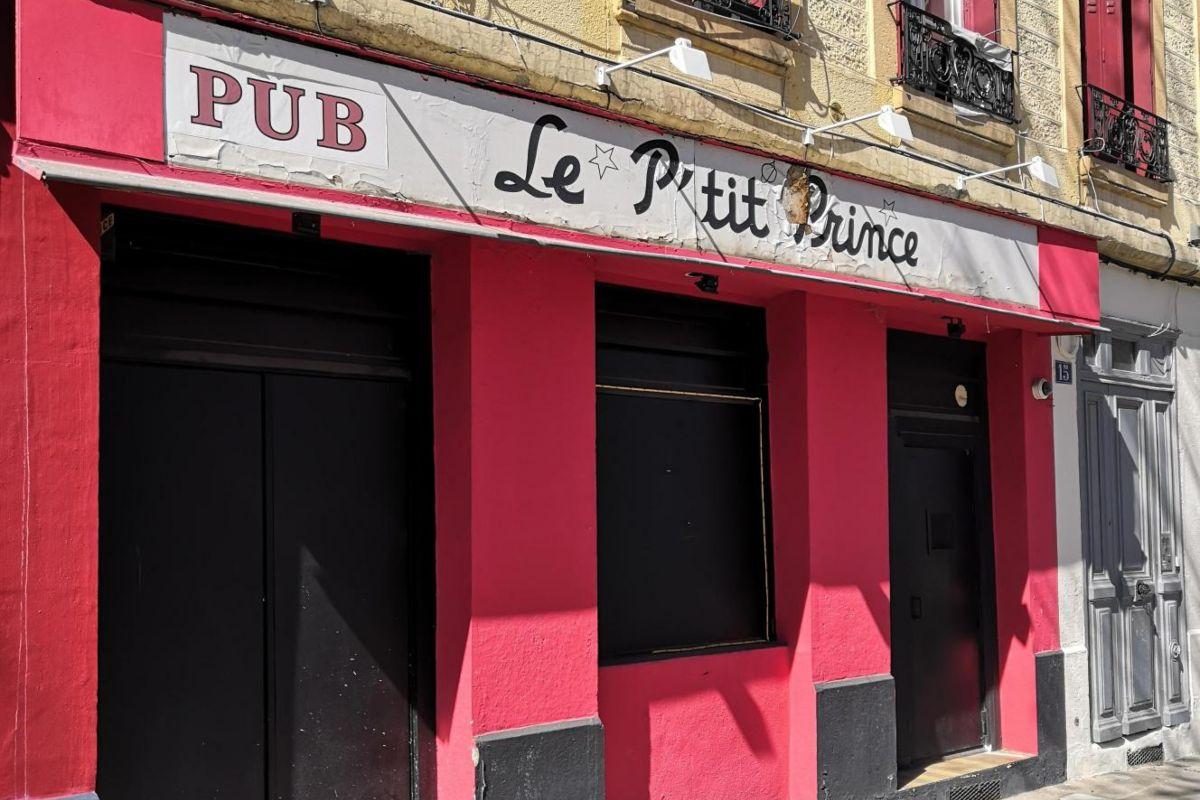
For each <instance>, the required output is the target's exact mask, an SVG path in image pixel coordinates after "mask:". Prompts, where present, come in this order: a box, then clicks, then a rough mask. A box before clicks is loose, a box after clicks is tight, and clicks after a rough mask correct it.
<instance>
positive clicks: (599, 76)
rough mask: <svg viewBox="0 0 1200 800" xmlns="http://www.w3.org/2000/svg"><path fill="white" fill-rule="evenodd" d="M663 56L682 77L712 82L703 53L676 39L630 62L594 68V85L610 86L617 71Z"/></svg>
mask: <svg viewBox="0 0 1200 800" xmlns="http://www.w3.org/2000/svg"><path fill="white" fill-rule="evenodd" d="M663 55H665V56H667V57H668V58H670V59H671V65H672V66H674V67H675V69H677V70H679V71H680V72H682V73H683V74H684V75H687V76H688V77H691V78H699V79H700V80H702V81H711V80H712V72H711V71H710V70H709V69H708V56H707V55H705V54H704V51H703V50H697V49H696V48H694V47H692V42H691V40H690V39H676V40H675V44H673V45H671V46H670V47H664V48H663V49H662V50H655V51H654V52H653V53H646V55H644V56H639V57H637V58H635V59H633V60H632V61H624V62H622V63H620V64H613V65H612V66H611V67H603V66H601V67H596V84H597V85H598V86H611V85H612V80H611V79H610V78H609V76H610V75H612V73H614V72H616V71H617V70H619V69H625V68H626V67H632V66H633V65H634V64H640V63H642V62H643V61H649V60H650V59H652V58H658V57H659V56H663Z"/></svg>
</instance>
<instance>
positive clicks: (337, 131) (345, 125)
mask: <svg viewBox="0 0 1200 800" xmlns="http://www.w3.org/2000/svg"><path fill="white" fill-rule="evenodd" d="M317 99H318V100H320V101H321V120H322V129H321V130H322V133H321V138H320V139H318V140H317V145H318V146H319V147H328V148H331V149H333V150H345V151H348V152H358V151H359V150H362V149H363V148H364V147H366V146H367V134H366V132H365V131H363V129H362V128H361V127H360V126H359V124H358V123H360V122H362V120H363V109H362V106H360V105H359V104H358V103H356V102H354V101H353V100H351V99H349V98H347V97H337V96H335V95H331V94H323V93H322V92H317ZM343 129H345V130H346V131H347V132H348V133H349V134H350V141H348V142H343V141H341V138H342V134H341V132H342V130H343Z"/></svg>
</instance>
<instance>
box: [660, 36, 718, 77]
mask: <svg viewBox="0 0 1200 800" xmlns="http://www.w3.org/2000/svg"><path fill="white" fill-rule="evenodd" d="M669 56H670V58H671V63H672V64H673V65H674V66H675V69H677V70H679V71H680V72H682V73H683V74H684V75H687V76H689V77H692V78H699V79H700V80H702V81H711V80H712V72H711V71H709V69H708V56H706V55H705V54H704V51H703V50H697V49H696V48H694V47H692V43H691V42H690V41H688V40H687V39H676V40H675V44H674V45H672V46H671V49H670V52H669Z"/></svg>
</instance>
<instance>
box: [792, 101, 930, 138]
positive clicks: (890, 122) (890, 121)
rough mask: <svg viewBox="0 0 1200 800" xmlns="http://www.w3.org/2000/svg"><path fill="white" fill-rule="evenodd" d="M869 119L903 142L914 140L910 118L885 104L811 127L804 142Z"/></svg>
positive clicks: (805, 135)
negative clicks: (868, 111) (848, 117)
mask: <svg viewBox="0 0 1200 800" xmlns="http://www.w3.org/2000/svg"><path fill="white" fill-rule="evenodd" d="M869 119H873V120H876V122H877V123H878V124H879V127H880V128H883V131H884V133H886V134H888V135H889V136H894V137H896V138H897V139H899V140H900V141H902V142H911V141H912V140H913V132H912V127H911V126H910V125H909V124H908V120H907V119H906V118H905V116H904V115H903V114H899V113H897V112H896V109H894V108H892V107H891V106H884V107H883V108H881V109H879V110H878V111H872V112H871V113H870V114H863V115H862V116H861V117H852V118H851V119H844V120H842V121H841V122H835V123H833V124H832V125H825V126H824V127H821V128H810V129H808V130H806V131H805V132H804V144H805V145H810V144H812V143H813V137H815V136H816V135H817V134H818V133H826V132H828V131H831V130H833V129H834V128H840V127H842V126H843V125H854V124H857V123H859V122H866V121H867V120H869Z"/></svg>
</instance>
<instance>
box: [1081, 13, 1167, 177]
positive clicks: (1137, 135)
mask: <svg viewBox="0 0 1200 800" xmlns="http://www.w3.org/2000/svg"><path fill="white" fill-rule="evenodd" d="M1152 3H1153V0H1084V6H1083V66H1084V77H1085V80H1086V81H1087V85H1086V86H1085V87H1084V98H1083V101H1084V118H1085V119H1084V122H1085V135H1086V137H1087V139H1088V142H1087V145H1086V147H1085V149H1086V151H1087V152H1089V153H1090V154H1091V155H1094V156H1096V157H1098V158H1102V159H1104V160H1105V161H1111V162H1113V163H1116V164H1120V165H1121V166H1123V167H1125V168H1126V169H1128V170H1131V171H1133V172H1135V173H1137V174H1138V175H1143V176H1145V177H1148V178H1153V179H1154V180H1159V181H1168V180H1170V179H1171V170H1170V164H1169V162H1168V158H1167V121H1166V120H1165V119H1163V118H1162V117H1160V116H1158V115H1156V114H1155V113H1154V111H1155V99H1154V94H1155V87H1154V32H1153V15H1152V13H1151V10H1152Z"/></svg>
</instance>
